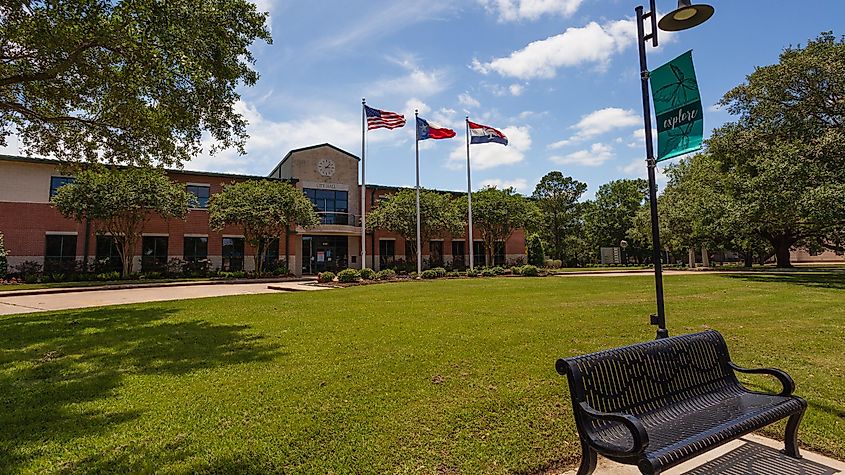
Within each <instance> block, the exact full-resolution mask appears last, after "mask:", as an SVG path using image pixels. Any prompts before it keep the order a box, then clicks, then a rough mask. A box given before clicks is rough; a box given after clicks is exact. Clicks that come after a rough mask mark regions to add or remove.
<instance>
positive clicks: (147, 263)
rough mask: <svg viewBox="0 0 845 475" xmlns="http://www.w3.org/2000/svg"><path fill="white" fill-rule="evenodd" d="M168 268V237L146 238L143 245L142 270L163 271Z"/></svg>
mask: <svg viewBox="0 0 845 475" xmlns="http://www.w3.org/2000/svg"><path fill="white" fill-rule="evenodd" d="M166 267H167V236H144V239H143V240H142V245H141V270H142V271H161V270H164V268H166Z"/></svg>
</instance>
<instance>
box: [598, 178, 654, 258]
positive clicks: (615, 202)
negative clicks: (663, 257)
mask: <svg viewBox="0 0 845 475" xmlns="http://www.w3.org/2000/svg"><path fill="white" fill-rule="evenodd" d="M647 193H648V182H646V181H645V180H643V179H641V178H638V179H636V180H629V179H623V180H614V181H611V182H610V183H605V184H604V185H601V186H600V187H599V189H598V191H597V192H596V198H595V199H594V200H591V201H589V202H587V203H586V204H585V212H584V232H585V234H586V235H587V239H588V242H589V243H590V245H591V246H592V252H593V254H594V255H595V253H596V252H597V251H598V248H599V247H602V246H605V247H607V246H618V245H619V243H620V242H621V241H622V240H624V239H626V238H629V237H630V236H629V235H628V230H630V229H631V228H632V227H633V226H634V218H635V216H636V215H637V212H638V211H639V210H640V208H641V207H642V206H643V204H644V203H645V200H646V197H647ZM629 244H630V247H629V248H628V251H627V252H628V254H629V255H633V256H634V257H636V258H637V259H640V260H641V259H642V258H643V255H644V252H643V243H641V242H638V241H636V240H635V241H634V242H630V243H629Z"/></svg>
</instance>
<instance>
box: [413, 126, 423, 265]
mask: <svg viewBox="0 0 845 475" xmlns="http://www.w3.org/2000/svg"><path fill="white" fill-rule="evenodd" d="M419 116H420V113H419V111H418V110H416V109H414V128H415V129H416V136H417V277H419V276H420V274H422V243H421V242H420V239H421V237H420V126H419V125H418V123H419V122H418V121H417V119H419Z"/></svg>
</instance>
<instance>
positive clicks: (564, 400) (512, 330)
mask: <svg viewBox="0 0 845 475" xmlns="http://www.w3.org/2000/svg"><path fill="white" fill-rule="evenodd" d="M652 284H653V280H652V277H651V276H648V275H644V276H630V277H583V278H560V277H547V278H534V279H531V278H510V279H474V280H443V281H426V282H409V283H397V284H387V285H372V286H362V287H353V288H347V289H337V290H328V291H324V292H307V293H306V292H298V293H285V294H268V295H256V296H242V297H221V298H213V299H203V300H193V301H181V302H165V303H153V304H145V305H129V306H121V307H110V308H101V309H90V310H78V311H67V312H61V313H46V314H30V315H20V316H6V317H0V428H1V429H2V430H0V472H2V471H8V472H25V473H96V472H114V473H138V472H141V473H144V472H153V471H157V472H158V473H194V472H205V473H250V472H251V473H267V472H284V473H334V474H342V473H344V474H345V473H378V474H381V473H426V474H428V473H444V474H446V473H463V474H476V473H523V474H534V473H537V474H539V473H543V472H544V470H547V469H548V468H550V467H557V466H566V465H570V464H574V463H575V462H576V461H577V458H578V456H579V448H578V439H577V435H576V432H575V427H574V425H573V421H572V416H571V409H570V407H569V399H568V394H567V389H566V381H565V378H563V377H561V376H558V375H557V373H556V372H555V370H554V363H555V360H556V359H557V358H558V357H561V356H569V355H576V354H581V353H585V352H591V351H595V350H598V349H601V348H606V347H611V346H618V345H624V344H628V343H632V342H636V341H641V340H645V339H650V338H653V335H654V328H653V327H650V326H648V325H647V321H648V314H649V313H650V312H651V311H652V307H653V305H652V299H653V296H652ZM666 292H667V312H668V322H669V328H670V330H671V331H672V332H675V333H682V332H693V331H698V330H701V329H704V328H716V329H718V330H720V331H722V332H723V334H724V335H725V336H726V337H727V339H728V343H729V345H730V348H731V350H732V356H733V359H734V360H735V361H736V362H738V363H739V364H742V365H745V366H775V367H780V368H783V369H785V370H787V371H788V372H789V373H790V374H791V375H792V376H793V377H794V378H795V380H796V382H797V386H798V389H797V393H798V394H799V395H801V396H803V397H805V398H806V399H807V400H809V402H810V409H809V411H808V413H807V416H806V417H805V419H804V422H803V424H802V428H801V432H800V434H801V439H802V442H803V443H804V445H805V446H809V447H811V448H813V449H815V450H819V451H822V452H825V453H828V454H832V455H834V456H836V457H838V458H840V459H843V458H845V396H843V395H845V358H844V357H843V354H845V273H842V272H837V271H833V272H830V273H827V274H817V275H767V274H754V275H700V276H699V275H693V276H668V277H667V278H666ZM753 384H755V385H760V386H759V387H765V388H769V389H774V388H775V386H776V384H777V383H775V382H773V381H768V380H766V379H755V380H753ZM779 432H780V429H777V431H776V432H775V431H774V430H772V431H770V432H769V434H770V435H774V436H776V437H780V435H779Z"/></svg>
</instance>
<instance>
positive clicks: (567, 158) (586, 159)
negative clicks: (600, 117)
mask: <svg viewBox="0 0 845 475" xmlns="http://www.w3.org/2000/svg"><path fill="white" fill-rule="evenodd" d="M613 158H614V155H613V148H612V147H610V146H609V145H605V144H603V143H594V144H593V145H592V146H591V147H590V149H589V150H579V151H577V152H573V153H570V154H569V155H563V156H554V157H551V158H550V160H551V161H553V162H555V163H559V164H561V165H583V166H585V167H598V166H600V165H603V164H604V162H606V161H608V160H612V159H613Z"/></svg>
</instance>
